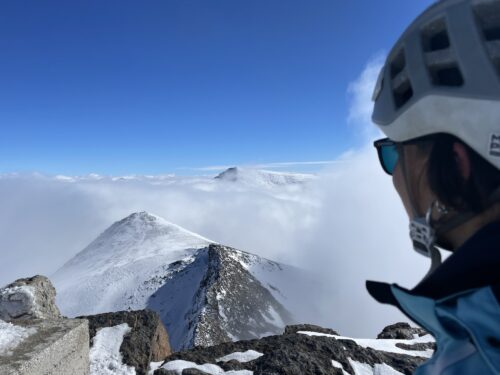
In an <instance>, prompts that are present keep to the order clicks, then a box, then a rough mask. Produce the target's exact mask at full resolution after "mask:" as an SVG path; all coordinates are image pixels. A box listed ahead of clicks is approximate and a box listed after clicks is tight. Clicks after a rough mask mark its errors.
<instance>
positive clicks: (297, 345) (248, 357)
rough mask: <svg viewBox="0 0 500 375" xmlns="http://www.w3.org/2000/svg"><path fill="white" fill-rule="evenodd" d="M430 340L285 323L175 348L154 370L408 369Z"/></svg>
mask: <svg viewBox="0 0 500 375" xmlns="http://www.w3.org/2000/svg"><path fill="white" fill-rule="evenodd" d="M318 328H319V329H318ZM318 331H320V332H318ZM325 332H329V333H325ZM416 344H423V346H422V345H417V348H418V350H417V349H414V348H415V345H416ZM432 345H433V339H432V337H431V336H429V335H424V336H420V337H419V336H418V335H415V336H413V337H412V338H411V339H351V338H347V337H342V336H338V335H336V332H335V331H330V330H327V329H323V328H321V327H316V326H308V325H300V326H291V327H290V326H289V327H287V329H286V330H285V333H284V334H282V335H279V336H269V337H265V338H262V339H259V340H249V341H239V342H234V343H224V344H221V345H217V346H213V347H209V348H194V349H191V350H188V351H184V352H179V353H174V354H172V355H171V356H170V357H168V358H167V360H166V361H165V362H164V363H163V365H162V367H161V368H160V369H158V370H156V371H155V373H154V374H155V375H161V374H164V375H165V374H167V375H188V374H220V373H224V371H227V372H229V371H239V372H236V373H239V374H242V375H243V374H245V375H251V374H254V375H278V374H279V375H281V374H283V375H285V374H286V375H323V374H325V375H326V374H339V375H346V374H351V375H353V374H390V375H395V374H412V373H413V372H414V371H415V369H416V368H417V367H418V366H419V365H420V364H421V363H422V362H423V361H425V360H426V359H427V358H428V357H430V356H431V355H432V350H431V349H429V347H432ZM233 373H234V372H233Z"/></svg>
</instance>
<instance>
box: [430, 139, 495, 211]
mask: <svg viewBox="0 0 500 375" xmlns="http://www.w3.org/2000/svg"><path fill="white" fill-rule="evenodd" d="M431 141H432V143H431V147H430V155H429V160H428V168H427V177H428V179H429V184H430V187H431V189H432V191H434V193H435V194H436V195H437V197H438V199H439V200H440V201H441V203H443V204H444V205H445V206H447V207H450V208H454V209H455V210H457V211H469V210H470V211H475V212H481V211H483V210H484V209H486V208H487V206H488V198H489V196H490V195H491V194H492V193H493V191H494V190H496V189H497V188H498V187H500V171H499V170H498V169H497V168H496V167H494V166H493V165H492V164H490V163H489V162H488V161H486V160H485V159H484V158H483V157H481V156H480V155H479V154H478V153H477V152H475V151H474V150H473V149H471V148H470V147H469V146H467V145H466V144H465V143H464V142H462V141H461V140H460V139H458V138H456V137H455V136H452V135H449V134H436V135H434V136H432V137H431ZM456 142H459V143H461V144H463V145H464V146H465V149H466V150H467V154H468V156H469V159H470V165H471V175H470V178H469V179H467V180H465V179H464V178H463V177H462V175H461V173H460V170H459V168H458V165H457V162H456V160H455V154H454V152H453V144H454V143H456ZM424 147H425V146H424Z"/></svg>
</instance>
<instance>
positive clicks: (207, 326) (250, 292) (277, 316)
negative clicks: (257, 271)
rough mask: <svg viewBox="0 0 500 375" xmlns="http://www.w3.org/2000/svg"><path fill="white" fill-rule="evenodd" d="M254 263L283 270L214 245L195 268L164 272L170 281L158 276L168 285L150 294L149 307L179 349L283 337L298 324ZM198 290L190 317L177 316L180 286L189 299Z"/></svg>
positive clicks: (197, 260) (197, 259) (175, 266)
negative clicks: (285, 330)
mask: <svg viewBox="0 0 500 375" xmlns="http://www.w3.org/2000/svg"><path fill="white" fill-rule="evenodd" d="M253 262H255V263H259V262H260V263H265V265H266V266H267V267H269V268H276V272H278V271H279V267H280V265H279V264H278V263H275V262H271V261H268V260H265V259H262V258H259V257H257V256H255V255H252V254H249V253H246V252H243V251H238V250H236V249H233V248H231V247H227V246H222V245H218V244H210V245H209V246H208V247H207V248H205V249H201V250H200V251H199V252H197V253H196V257H195V260H194V261H191V263H190V264H188V265H185V264H184V263H183V262H175V263H173V264H171V265H169V267H168V268H167V269H166V270H165V275H166V276H165V279H162V278H161V277H160V276H158V280H161V282H163V286H161V287H160V288H159V289H158V290H157V291H156V292H155V293H154V294H153V295H152V296H151V298H150V299H149V301H148V305H147V306H148V308H149V309H151V310H154V311H158V312H159V313H160V316H161V318H162V321H163V322H164V323H165V325H166V326H167V328H168V330H169V333H170V334H171V339H172V347H173V349H174V350H185V349H189V348H192V347H194V346H212V345H217V344H220V343H223V342H229V341H237V340H250V339H256V338H259V337H262V336H264V335H266V334H267V335H269V334H280V333H281V332H283V328H284V327H285V325H286V324H291V323H293V317H292V315H291V313H290V312H289V311H288V310H287V309H286V308H285V307H284V306H283V305H282V304H281V303H280V302H279V301H278V300H277V299H276V298H275V297H274V296H273V295H272V293H271V291H270V289H268V288H266V287H265V286H264V285H263V283H262V282H261V281H259V280H258V279H257V278H256V277H255V276H253V275H252V273H250V272H249V271H248V270H247V269H246V268H245V265H246V266H250V265H251V264H252V263H253ZM200 276H201V277H200ZM198 278H199V281H198ZM193 280H196V282H193ZM155 283H159V281H156V280H155ZM193 286H194V287H195V291H194V292H193V297H189V301H188V302H189V308H187V309H186V313H184V314H182V316H179V315H173V314H172V304H173V303H175V300H172V296H178V295H179V288H181V287H182V288H183V290H184V293H186V295H189V294H188V293H189V288H190V287H193ZM182 299H185V296H183V298H182ZM182 299H181V298H178V300H182ZM174 317H177V319H173V318H174ZM182 326H184V327H182ZM181 327H182V329H179V328H181Z"/></svg>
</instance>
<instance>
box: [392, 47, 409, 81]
mask: <svg viewBox="0 0 500 375" xmlns="http://www.w3.org/2000/svg"><path fill="white" fill-rule="evenodd" d="M405 66H406V59H405V53H404V50H403V49H401V50H400V51H399V52H398V54H397V55H396V57H395V58H394V59H393V60H392V62H391V78H395V77H396V76H397V75H398V74H399V73H401V72H402V71H403V69H404V68H405Z"/></svg>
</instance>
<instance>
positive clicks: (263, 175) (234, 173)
mask: <svg viewBox="0 0 500 375" xmlns="http://www.w3.org/2000/svg"><path fill="white" fill-rule="evenodd" d="M314 178H315V176H314V175H311V174H303V173H286V172H274V171H266V170H259V169H247V168H239V167H232V168H228V169H226V170H225V171H224V172H221V173H220V174H218V175H217V176H216V177H215V179H216V180H219V181H226V182H241V183H244V184H247V185H254V186H260V187H273V186H289V185H296V184H303V183H305V182H307V181H310V180H312V179H314Z"/></svg>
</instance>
